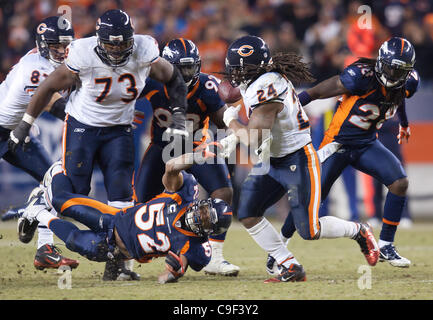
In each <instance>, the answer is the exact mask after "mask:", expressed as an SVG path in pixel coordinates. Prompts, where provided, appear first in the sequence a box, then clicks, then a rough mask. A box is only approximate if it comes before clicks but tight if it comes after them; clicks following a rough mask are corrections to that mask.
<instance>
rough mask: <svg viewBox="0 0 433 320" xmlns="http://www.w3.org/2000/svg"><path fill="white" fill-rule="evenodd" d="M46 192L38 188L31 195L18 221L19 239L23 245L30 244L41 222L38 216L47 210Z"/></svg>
mask: <svg viewBox="0 0 433 320" xmlns="http://www.w3.org/2000/svg"><path fill="white" fill-rule="evenodd" d="M43 194H44V190H43V189H42V188H40V187H36V188H35V189H33V191H32V192H31V193H30V196H29V200H28V201H27V204H26V206H25V208H24V212H23V213H22V216H21V217H20V218H19V219H18V224H17V231H18V238H19V239H20V241H21V242H23V243H29V242H30V241H31V240H32V239H33V236H34V234H35V231H36V228H37V227H38V224H39V221H38V220H37V219H36V216H37V215H38V214H39V213H40V212H41V211H43V210H46V205H45V201H44V198H43Z"/></svg>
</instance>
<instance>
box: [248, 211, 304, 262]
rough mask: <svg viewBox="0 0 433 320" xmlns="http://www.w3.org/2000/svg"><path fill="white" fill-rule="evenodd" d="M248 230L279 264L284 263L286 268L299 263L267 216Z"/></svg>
mask: <svg viewBox="0 0 433 320" xmlns="http://www.w3.org/2000/svg"><path fill="white" fill-rule="evenodd" d="M247 231H248V233H249V234H250V236H251V237H252V238H253V239H254V241H256V243H257V244H258V245H259V246H260V247H261V248H262V249H263V250H265V251H266V252H267V253H268V254H270V255H271V256H272V257H274V259H275V260H276V261H277V263H278V264H282V265H284V266H285V267H286V268H288V267H289V266H290V264H292V263H295V264H299V262H298V261H297V260H296V259H295V257H294V256H293V254H292V253H291V252H290V251H289V250H288V249H287V248H286V247H285V246H284V243H283V241H282V240H281V237H280V235H279V234H278V232H277V231H276V230H275V228H274V227H273V226H272V224H271V223H270V222H269V221H268V220H267V219H266V218H263V219H262V221H260V222H259V223H257V224H256V225H255V226H253V227H252V228H249V229H247Z"/></svg>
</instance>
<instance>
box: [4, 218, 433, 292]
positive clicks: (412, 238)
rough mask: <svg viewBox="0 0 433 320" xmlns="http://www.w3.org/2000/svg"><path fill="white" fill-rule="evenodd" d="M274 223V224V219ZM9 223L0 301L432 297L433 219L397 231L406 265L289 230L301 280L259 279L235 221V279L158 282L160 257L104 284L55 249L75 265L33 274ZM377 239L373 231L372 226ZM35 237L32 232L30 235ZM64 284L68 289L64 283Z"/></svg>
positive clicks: (29, 248)
mask: <svg viewBox="0 0 433 320" xmlns="http://www.w3.org/2000/svg"><path fill="white" fill-rule="evenodd" d="M274 224H275V225H276V226H277V227H279V226H280V224H279V223H275V222H274ZM15 228H16V223H15V222H0V300H18V299H20V300H21V299H30V300H33V299H44V300H45V299H48V300H90V299H98V300H101V299H102V300H106V299H107V300H108V299H116V300H164V299H168V300H181V299H188V300H221V299H223V300H337V299H338V300H365V299H368V300H373V299H380V300H401V299H404V300H407V299H409V300H412V299H416V300H432V299H433V223H432V222H426V223H420V222H419V223H415V225H414V227H413V228H411V229H409V230H399V231H398V233H397V238H396V245H397V248H398V249H399V251H400V253H401V254H402V255H403V256H405V257H407V258H409V259H410V260H411V261H412V265H411V267H410V268H407V269H399V268H395V267H391V266H390V265H388V264H385V263H378V264H377V265H376V266H375V267H373V268H370V267H369V266H368V265H367V264H366V262H365V260H364V257H363V255H362V254H361V253H360V251H359V247H358V245H357V244H356V242H355V241H353V240H349V239H338V240H320V241H309V242H307V241H305V240H302V239H301V238H300V237H299V236H298V235H296V236H295V237H294V238H293V239H292V241H291V243H290V249H291V251H292V252H293V253H294V254H295V255H296V257H297V259H298V260H299V261H300V262H301V263H302V264H303V266H304V268H305V270H306V272H307V281H306V282H303V283H273V284H264V283H263V281H264V280H265V279H267V278H268V275H267V273H266V270H265V266H264V263H265V260H266V254H265V253H264V252H263V251H262V250H261V249H260V248H259V247H258V246H257V245H256V243H255V242H254V241H253V240H252V239H251V237H250V236H249V235H248V234H247V232H246V231H245V230H244V229H243V227H242V226H241V225H240V224H239V223H237V222H235V223H234V224H233V225H232V227H231V230H230V232H229V234H228V237H227V240H226V244H225V248H224V251H225V257H226V259H227V260H229V261H230V262H232V263H234V264H236V265H238V266H240V268H241V271H240V273H239V276H238V277H236V278H231V277H222V276H208V275H205V274H204V273H203V272H199V273H197V272H194V271H193V270H188V271H187V273H186V274H185V276H184V277H183V278H182V279H180V281H179V282H178V283H174V284H166V285H159V284H158V283H157V281H156V279H157V276H158V274H159V272H160V271H161V270H162V269H163V268H164V260H163V259H162V258H160V259H157V260H154V261H153V262H151V263H148V264H141V265H139V264H137V263H136V264H135V271H137V272H138V273H140V274H141V281H139V282H119V281H118V282H103V281H102V280H101V277H102V272H103V268H104V264H103V263H96V262H90V261H88V260H86V259H85V258H83V257H79V256H78V255H77V254H75V253H72V252H70V251H68V250H67V249H66V248H65V246H64V245H62V244H60V241H59V240H58V239H56V241H58V242H59V248H60V249H62V250H63V253H64V254H65V255H67V256H68V257H72V258H77V259H79V260H80V266H79V267H78V268H77V269H76V270H73V271H72V273H71V274H70V278H69V279H70V281H69V282H67V281H62V280H63V279H66V277H67V276H68V274H67V273H65V274H59V273H57V271H56V270H49V271H38V270H36V269H35V268H34V267H33V257H34V254H35V250H36V247H35V246H36V240H33V241H32V242H31V243H30V244H27V245H25V244H22V243H20V242H19V241H18V238H17V235H16V231H15ZM374 233H375V235H376V238H377V237H378V234H379V230H375V232H374ZM35 238H36V237H35ZM68 285H70V289H68V288H67V286H68Z"/></svg>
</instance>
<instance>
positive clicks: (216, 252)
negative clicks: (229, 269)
mask: <svg viewBox="0 0 433 320" xmlns="http://www.w3.org/2000/svg"><path fill="white" fill-rule="evenodd" d="M209 243H210V246H211V248H212V257H211V260H216V261H222V260H224V258H223V246H224V242H223V241H213V240H211V239H209Z"/></svg>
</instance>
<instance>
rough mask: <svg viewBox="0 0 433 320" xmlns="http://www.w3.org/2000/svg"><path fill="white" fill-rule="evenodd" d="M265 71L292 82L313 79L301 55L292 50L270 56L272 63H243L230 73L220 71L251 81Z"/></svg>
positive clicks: (231, 76) (225, 74) (231, 78)
mask: <svg viewBox="0 0 433 320" xmlns="http://www.w3.org/2000/svg"><path fill="white" fill-rule="evenodd" d="M267 72H278V73H281V74H282V75H284V76H286V77H287V78H288V79H289V80H290V81H291V82H293V83H294V84H295V83H296V84H300V83H310V82H314V81H315V79H314V77H313V75H312V74H311V72H310V70H309V67H308V64H307V63H305V62H303V61H302V57H301V56H299V55H297V54H296V53H294V52H288V53H282V52H279V53H277V54H275V55H274V56H273V57H272V63H268V64H264V65H259V66H257V65H251V64H245V65H244V66H243V67H240V68H236V70H232V72H231V73H228V72H222V73H221V74H223V75H224V77H225V78H227V79H229V80H235V81H236V82H238V83H239V82H242V81H245V80H250V81H251V82H253V81H254V80H256V79H257V78H258V77H260V76H261V75H262V74H264V73H267Z"/></svg>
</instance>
